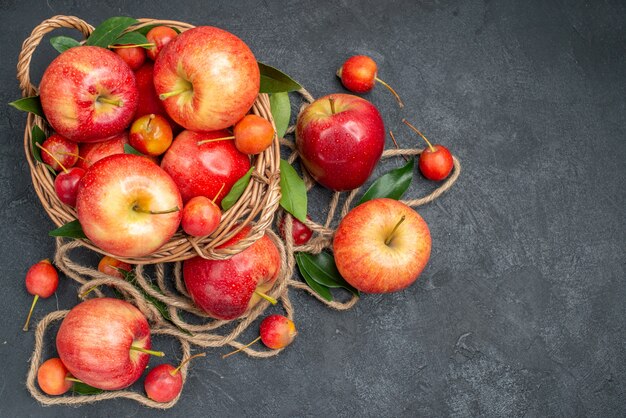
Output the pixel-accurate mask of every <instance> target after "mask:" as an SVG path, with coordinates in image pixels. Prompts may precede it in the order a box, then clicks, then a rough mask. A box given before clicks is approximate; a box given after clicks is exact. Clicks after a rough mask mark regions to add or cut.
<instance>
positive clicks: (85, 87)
mask: <svg viewBox="0 0 626 418" xmlns="http://www.w3.org/2000/svg"><path fill="white" fill-rule="evenodd" d="M39 95H40V99H41V106H42V108H43V111H44V114H45V115H46V118H47V119H48V122H49V123H50V125H51V126H52V128H53V129H54V130H55V131H56V132H57V133H58V134H60V135H63V136H65V137H66V138H68V139H71V140H72V141H76V142H97V141H102V140H104V139H106V138H109V137H111V136H113V135H117V134H119V133H120V132H122V131H124V130H125V129H126V127H127V126H128V124H129V123H130V121H131V120H132V118H133V115H134V114H135V110H136V109H137V95H138V93H137V85H136V83H135V75H134V74H133V72H132V70H131V69H130V68H129V67H128V65H127V64H126V63H125V62H124V61H123V60H122V59H121V58H120V57H119V56H117V54H115V53H114V52H111V51H109V50H108V49H104V48H100V47H96V46H77V47H74V48H70V49H68V50H66V51H65V52H63V53H62V54H61V55H59V56H58V57H57V58H55V59H54V60H53V61H52V62H51V63H50V65H49V66H48V68H46V71H45V72H44V74H43V77H42V79H41V84H40V85H39Z"/></svg>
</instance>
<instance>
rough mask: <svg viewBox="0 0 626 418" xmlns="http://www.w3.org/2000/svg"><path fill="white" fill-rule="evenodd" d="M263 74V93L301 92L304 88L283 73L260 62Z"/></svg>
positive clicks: (261, 90)
mask: <svg viewBox="0 0 626 418" xmlns="http://www.w3.org/2000/svg"><path fill="white" fill-rule="evenodd" d="M258 64H259V71H260V72H261V89H260V92H261V93H288V92H290V91H296V90H300V89H301V88H302V86H301V85H300V84H298V83H297V82H296V81H294V79H293V78H291V77H289V76H288V75H287V74H285V73H283V72H282V71H280V70H278V69H276V68H274V67H272V66H269V65H267V64H263V63H262V62H259V63H258Z"/></svg>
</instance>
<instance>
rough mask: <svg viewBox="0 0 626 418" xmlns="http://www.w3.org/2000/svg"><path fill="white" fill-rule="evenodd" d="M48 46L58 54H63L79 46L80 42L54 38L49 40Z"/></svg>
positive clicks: (58, 37)
mask: <svg viewBox="0 0 626 418" xmlns="http://www.w3.org/2000/svg"><path fill="white" fill-rule="evenodd" d="M50 44H51V45H52V47H53V48H54V49H56V50H57V51H59V52H65V51H67V50H68V49H70V48H74V47H75V46H80V42H78V41H77V40H76V39H74V38H70V37H68V36H54V37H52V38H50Z"/></svg>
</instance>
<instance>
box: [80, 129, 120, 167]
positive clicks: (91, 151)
mask: <svg viewBox="0 0 626 418" xmlns="http://www.w3.org/2000/svg"><path fill="white" fill-rule="evenodd" d="M124 144H128V131H124V132H122V133H120V134H117V135H115V136H114V137H113V138H111V139H107V140H105V141H100V142H92V143H83V144H80V146H79V155H80V158H79V159H78V161H77V162H76V167H80V168H82V169H85V170H87V169H88V168H89V167H91V166H92V165H94V164H95V163H96V162H97V161H100V160H101V159H103V158H104V157H108V156H109V155H115V154H124Z"/></svg>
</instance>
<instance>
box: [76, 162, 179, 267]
mask: <svg viewBox="0 0 626 418" xmlns="http://www.w3.org/2000/svg"><path fill="white" fill-rule="evenodd" d="M182 207H183V204H182V200H181V197H180V193H179V192H178V189H177V187H176V184H175V183H174V181H173V180H172V178H171V177H170V176H169V175H168V174H167V173H166V172H165V171H163V170H162V169H161V168H160V167H159V166H158V165H156V164H154V163H153V162H152V161H150V160H148V159H147V158H145V157H141V156H138V155H133V154H116V155H111V156H109V157H106V158H104V159H102V160H100V161H98V162H97V163H95V164H94V165H92V166H91V168H89V170H87V173H86V174H85V176H84V177H83V178H82V179H81V181H80V185H79V187H78V196H77V198H76V212H77V214H78V220H79V221H80V224H81V225H82V227H83V231H84V232H85V235H86V236H87V237H88V238H89V240H91V242H93V243H94V244H95V245H97V246H98V247H99V248H101V249H102V250H104V251H106V252H108V253H110V254H112V255H116V256H121V257H141V256H144V255H147V254H150V253H152V252H154V251H156V250H158V249H159V248H160V247H161V246H162V245H163V244H165V243H166V242H167V241H168V240H169V239H170V238H171V237H172V235H174V233H175V232H176V230H177V229H178V226H179V224H180V217H181V212H180V210H181V209H182Z"/></svg>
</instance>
